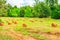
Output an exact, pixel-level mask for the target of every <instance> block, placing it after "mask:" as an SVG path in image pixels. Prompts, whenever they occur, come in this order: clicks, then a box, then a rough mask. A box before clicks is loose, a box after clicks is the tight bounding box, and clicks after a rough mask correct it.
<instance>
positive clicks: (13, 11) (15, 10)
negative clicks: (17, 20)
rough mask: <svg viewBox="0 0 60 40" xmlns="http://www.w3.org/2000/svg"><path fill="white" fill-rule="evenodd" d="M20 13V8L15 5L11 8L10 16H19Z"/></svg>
mask: <svg viewBox="0 0 60 40" xmlns="http://www.w3.org/2000/svg"><path fill="white" fill-rule="evenodd" d="M19 13H20V10H19V9H18V8H17V7H16V6H14V7H13V8H11V9H10V10H9V13H8V16H10V17H17V16H18V14H19Z"/></svg>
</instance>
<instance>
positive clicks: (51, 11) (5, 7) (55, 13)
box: [0, 0, 60, 19]
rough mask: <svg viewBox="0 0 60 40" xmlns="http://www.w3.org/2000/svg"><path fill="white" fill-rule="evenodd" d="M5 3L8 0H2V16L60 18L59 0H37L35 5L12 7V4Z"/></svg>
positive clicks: (0, 2) (0, 0)
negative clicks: (41, 0) (42, 0)
mask: <svg viewBox="0 0 60 40" xmlns="http://www.w3.org/2000/svg"><path fill="white" fill-rule="evenodd" d="M5 3H6V0H0V17H33V18H34V17H38V18H46V17H51V18H54V19H60V4H58V0H45V1H44V2H40V1H39V0H35V4H34V6H33V7H31V6H29V5H28V6H22V7H20V8H17V6H14V7H12V6H11V5H10V4H5Z"/></svg>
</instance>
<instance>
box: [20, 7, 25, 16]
mask: <svg viewBox="0 0 60 40" xmlns="http://www.w3.org/2000/svg"><path fill="white" fill-rule="evenodd" d="M24 15H25V7H20V13H19V17H24Z"/></svg>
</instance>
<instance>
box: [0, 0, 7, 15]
mask: <svg viewBox="0 0 60 40" xmlns="http://www.w3.org/2000/svg"><path fill="white" fill-rule="evenodd" d="M5 3H6V0H0V16H6V14H7V9H6V5H5Z"/></svg>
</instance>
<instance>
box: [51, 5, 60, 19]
mask: <svg viewBox="0 0 60 40" xmlns="http://www.w3.org/2000/svg"><path fill="white" fill-rule="evenodd" d="M51 18H54V19H60V5H56V6H54V9H53V11H51Z"/></svg>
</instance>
